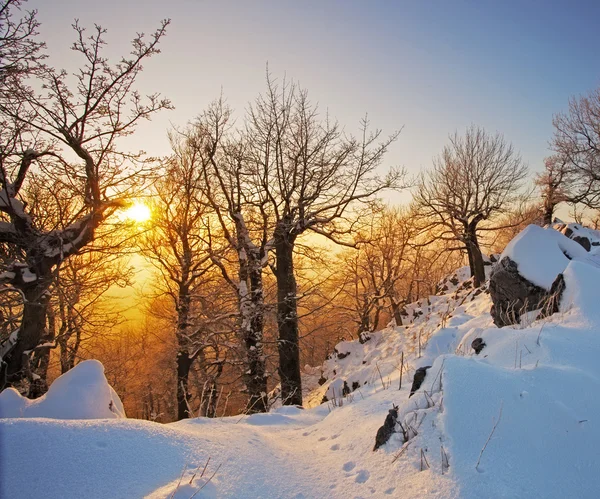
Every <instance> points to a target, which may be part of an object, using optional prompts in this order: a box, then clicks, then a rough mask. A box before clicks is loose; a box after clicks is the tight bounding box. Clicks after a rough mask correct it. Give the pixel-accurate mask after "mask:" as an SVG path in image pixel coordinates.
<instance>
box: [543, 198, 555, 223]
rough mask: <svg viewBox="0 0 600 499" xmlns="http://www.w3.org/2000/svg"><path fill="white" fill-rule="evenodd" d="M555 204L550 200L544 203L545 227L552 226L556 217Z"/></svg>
mask: <svg viewBox="0 0 600 499" xmlns="http://www.w3.org/2000/svg"><path fill="white" fill-rule="evenodd" d="M554 206H555V205H554V203H552V202H551V201H549V200H546V201H545V202H544V207H543V215H542V220H543V224H544V225H551V224H552V218H553V217H554Z"/></svg>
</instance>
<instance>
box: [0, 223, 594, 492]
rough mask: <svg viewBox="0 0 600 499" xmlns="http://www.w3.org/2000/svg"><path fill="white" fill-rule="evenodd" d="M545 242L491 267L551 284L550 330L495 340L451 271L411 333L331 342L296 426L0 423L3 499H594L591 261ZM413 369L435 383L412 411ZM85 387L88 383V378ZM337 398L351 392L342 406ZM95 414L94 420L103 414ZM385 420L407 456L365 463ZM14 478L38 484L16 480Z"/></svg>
mask: <svg viewBox="0 0 600 499" xmlns="http://www.w3.org/2000/svg"><path fill="white" fill-rule="evenodd" d="M552 231H554V229H541V228H531V227H529V228H527V229H526V230H525V231H524V232H522V233H521V234H520V235H519V236H517V238H515V240H513V242H511V244H510V245H509V247H508V248H507V250H506V251H505V253H504V254H503V256H508V255H510V256H511V258H513V257H514V258H513V259H514V260H515V261H516V262H517V263H518V265H519V271H520V272H522V273H523V275H524V276H525V277H526V278H528V279H530V280H532V281H533V282H536V284H538V285H543V286H544V287H548V286H549V284H551V282H552V281H553V280H554V278H555V277H556V275H557V274H558V273H561V272H562V273H563V275H564V278H565V285H566V290H565V292H564V294H563V297H562V299H561V302H560V311H559V313H557V314H554V315H552V316H550V317H548V318H545V319H542V320H540V321H533V319H531V318H525V319H524V320H522V322H521V324H518V325H515V326H512V327H505V328H502V329H498V328H496V327H495V326H494V325H493V322H492V319H491V317H490V315H489V309H490V306H491V300H490V297H489V294H487V293H486V292H485V291H482V290H481V289H480V290H474V289H473V288H472V287H471V285H470V283H469V281H468V280H467V277H468V276H467V275H466V274H465V272H464V269H459V271H457V272H456V273H455V276H454V277H456V279H454V278H452V281H454V282H453V283H452V284H451V285H449V286H445V288H446V289H445V291H444V292H445V294H443V295H439V296H431V297H429V298H427V299H424V300H419V302H417V303H414V304H412V305H411V306H409V307H407V308H408V309H409V317H410V319H411V323H410V324H407V325H405V326H402V327H389V328H387V329H385V330H383V331H379V332H375V333H373V334H372V335H371V339H370V340H369V341H367V342H366V343H364V344H360V343H358V342H342V343H340V344H338V345H337V346H336V350H337V352H338V354H344V355H342V356H341V357H343V358H340V355H332V356H331V358H330V359H329V360H327V361H326V362H325V363H324V365H323V366H321V368H314V369H309V370H308V374H307V376H306V377H305V380H304V381H305V385H306V386H307V388H308V389H310V390H312V391H311V393H310V394H309V395H308V396H307V397H306V403H305V408H304V409H303V408H298V407H281V408H279V409H276V410H274V411H272V412H270V413H268V414H255V415H251V416H237V417H230V418H220V419H207V418H197V419H191V420H187V421H181V422H178V423H173V424H168V425H161V424H158V423H152V422H147V421H138V420H130V419H123V418H120V419H119V418H117V419H92V420H62V421H61V420H58V419H43V418H32V419H23V418H12V419H11V418H7V419H0V496H1V497H44V498H49V499H54V498H56V499H58V498H67V497H86V498H90V499H93V498H101V497H111V498H138V497H140V498H141V497H146V498H151V499H159V498H160V499H163V498H165V499H166V498H169V497H175V498H182V499H183V498H187V499H189V498H191V497H192V496H193V495H194V494H196V495H195V496H194V497H197V498H200V497H204V498H206V497H224V498H240V499H243V498H314V497H331V498H344V499H346V498H356V497H373V498H384V497H403V498H422V497H425V498H444V499H452V498H465V499H475V498H481V497H486V498H488V497H490V498H519V497H540V498H542V497H543V498H548V499H552V498H557V499H558V498H564V497H577V498H590V499H592V498H596V497H598V491H600V474H598V473H597V471H596V468H597V466H596V461H597V458H596V453H597V449H596V447H597V444H598V443H600V424H599V422H598V421H597V418H595V416H596V415H597V414H598V413H600V399H599V398H598V397H595V396H594V394H595V393H597V392H598V391H599V389H600V362H598V357H599V356H600V334H598V331H599V330H600V310H598V306H597V303H598V302H599V300H600V289H599V288H598V282H600V268H599V265H598V263H599V260H600V256H598V255H596V254H595V253H594V252H593V251H592V252H591V253H588V252H586V251H585V250H584V249H583V248H581V247H580V246H579V245H578V244H577V243H575V242H573V241H571V240H570V239H568V238H566V237H565V236H563V235H562V234H560V233H559V232H556V231H554V232H552ZM571 243H573V244H571ZM579 248H581V250H582V251H583V253H582V251H581V250H580V249H579ZM563 252H566V253H567V254H569V257H570V258H571V259H569V258H567V257H565V256H564V254H563ZM542 263H543V264H544V265H546V266H547V267H544V265H542ZM448 282H449V281H448ZM417 310H418V311H419V313H415V312H416V311H417ZM475 338H482V339H483V340H484V341H485V343H486V346H485V348H484V349H483V351H482V352H481V353H480V354H479V355H475V354H474V351H473V349H472V348H471V347H470V345H471V342H472V341H473V340H474V339H475ZM402 355H403V357H404V371H403V373H402V376H403V378H402V388H401V389H398V388H399V384H400V383H399V382H400V359H401V356H402ZM85 364H86V363H82V364H80V366H82V365H85ZM423 365H431V366H432V367H431V368H430V369H429V370H428V374H427V376H426V378H425V381H424V383H423V385H422V386H421V388H420V389H419V390H418V391H417V392H416V393H415V395H414V396H413V397H411V398H410V399H409V398H408V395H409V392H410V388H411V382H412V375H413V374H414V372H415V370H416V369H417V368H418V367H421V366H423ZM80 366H78V368H79V367H80ZM78 368H77V369H78ZM86 369H87V368H86ZM89 369H90V371H94V372H95V375H91V376H90V378H92V379H94V380H98V379H99V378H100V376H99V374H98V373H101V366H99V364H98V363H93V364H92V365H91V366H90V368H89ZM82 374H84V373H82ZM66 376H68V375H66ZM321 376H323V377H324V378H326V381H325V383H324V384H323V385H322V386H319V384H318V380H319V379H320V378H321ZM64 378H65V377H64V376H63V377H62V378H59V380H57V382H55V383H54V384H53V385H52V387H51V390H50V392H49V393H48V394H47V395H46V398H47V399H51V398H52V396H51V392H52V391H53V390H55V391H56V390H58V392H59V393H61V392H62V396H63V400H67V401H70V403H71V404H72V405H71V406H70V408H69V411H77V410H81V407H80V406H81V405H85V404H82V403H81V402H82V400H83V398H84V396H85V395H86V390H81V389H80V390H79V392H78V395H77V397H74V396H73V395H72V394H73V393H77V389H78V388H81V386H82V384H83V383H82V381H81V380H82V379H83V378H85V376H83V378H82V377H81V376H79V375H76V376H74V378H76V380H77V379H79V381H78V382H74V383H73V385H72V387H67V386H66V383H65V382H64ZM101 378H102V379H103V376H102V377H101ZM344 381H346V383H347V384H348V385H349V386H350V387H352V384H353V383H358V385H359V389H357V390H355V391H354V392H353V393H351V394H350V395H348V396H346V397H342V396H341V390H342V387H343V383H344ZM57 383H58V389H55V388H54V387H55V386H56V384H57ZM103 383H104V385H103V386H105V387H107V386H108V385H107V384H106V383H105V380H104V381H103ZM100 384H102V383H100ZM104 393H106V392H104ZM323 396H326V397H327V398H328V401H327V402H325V403H323V404H321V401H322V399H323ZM75 399H76V400H77V401H78V402H79V404H75V403H74V401H75ZM0 400H4V402H3V403H4V404H6V405H7V406H10V407H11V408H12V409H11V410H14V411H17V412H19V413H21V412H27V415H28V416H31V415H34V414H30V413H29V412H30V409H29V410H28V408H30V407H31V406H32V405H34V404H36V403H37V404H41V402H35V401H34V402H28V401H24V400H23V399H22V398H21V397H20V396H19V395H18V394H16V392H13V391H5V392H3V393H2V395H0ZM94 400H96V401H99V400H104V402H103V403H102V404H100V405H101V406H104V405H105V404H106V400H107V399H106V398H104V399H103V398H102V397H98V396H96V397H94ZM66 405H67V404H66V403H65V404H63V409H64V407H66ZM92 405H97V404H92ZM393 405H399V421H400V422H401V423H402V425H403V427H404V428H405V430H406V431H407V432H408V433H409V434H410V439H409V440H408V442H404V439H403V436H402V433H401V432H400V431H398V432H397V433H395V434H394V435H392V437H391V439H390V440H389V441H388V443H387V444H385V445H384V446H382V447H381V448H380V449H379V450H377V451H376V452H373V450H372V449H373V444H374V439H375V435H376V433H377V429H378V428H379V426H381V425H382V424H383V421H384V419H385V417H386V415H387V413H388V410H389V409H391V408H392V406H393ZM0 407H1V406H0ZM96 409H99V408H96ZM66 412H67V411H66V410H64V411H63V413H62V414H63V416H64V415H65V413H66ZM74 414H75V413H74V412H71V413H70V415H71V416H73V415H74ZM35 415H41V412H40V413H39V414H35ZM44 415H45V416H46V417H47V416H48V415H50V414H49V412H48V411H46V412H45V413H44ZM98 417H107V416H106V415H101V416H98ZM484 446H485V449H484V450H483V453H482V449H483V448H484ZM446 458H447V462H448V465H449V466H445V465H444V463H445V462H446V461H445V460H446ZM425 459H426V460H427V463H425ZM478 460H479V465H477V463H478ZM205 466H206V471H205V473H204V474H202V470H203V469H204V467H205ZM26 469H34V470H35V473H30V474H28V475H27V479H26V480H24V479H23V473H24V472H23V470H26ZM49 484H51V487H49Z"/></svg>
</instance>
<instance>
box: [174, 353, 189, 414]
mask: <svg viewBox="0 0 600 499" xmlns="http://www.w3.org/2000/svg"><path fill="white" fill-rule="evenodd" d="M192 362H193V360H192V359H190V355H189V352H188V351H187V350H180V351H179V352H177V420H178V421H179V420H180V419H186V418H190V417H192V416H193V414H192V413H191V410H190V407H189V399H190V393H189V391H188V381H189V377H190V368H191V367H192Z"/></svg>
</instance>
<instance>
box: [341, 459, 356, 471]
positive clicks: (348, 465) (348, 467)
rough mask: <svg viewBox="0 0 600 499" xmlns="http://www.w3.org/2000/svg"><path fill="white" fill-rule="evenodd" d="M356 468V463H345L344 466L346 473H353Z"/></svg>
mask: <svg viewBox="0 0 600 499" xmlns="http://www.w3.org/2000/svg"><path fill="white" fill-rule="evenodd" d="M355 466H356V463H355V462H353V461H348V462H347V463H344V466H342V468H343V470H344V471H352V470H353V469H354V467H355Z"/></svg>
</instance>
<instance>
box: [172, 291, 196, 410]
mask: <svg viewBox="0 0 600 499" xmlns="http://www.w3.org/2000/svg"><path fill="white" fill-rule="evenodd" d="M190 304H191V297H190V291H189V289H188V288H187V287H186V286H184V285H180V287H179V296H178V300H177V343H178V346H179V347H178V351H177V391H176V393H177V420H178V421H179V420H180V419H186V418H189V417H191V416H192V414H191V413H190V407H189V397H190V394H189V390H188V381H189V376H190V368H191V366H192V363H193V361H194V359H192V358H190V352H189V349H188V340H187V337H186V334H187V332H188V327H189V314H190Z"/></svg>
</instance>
